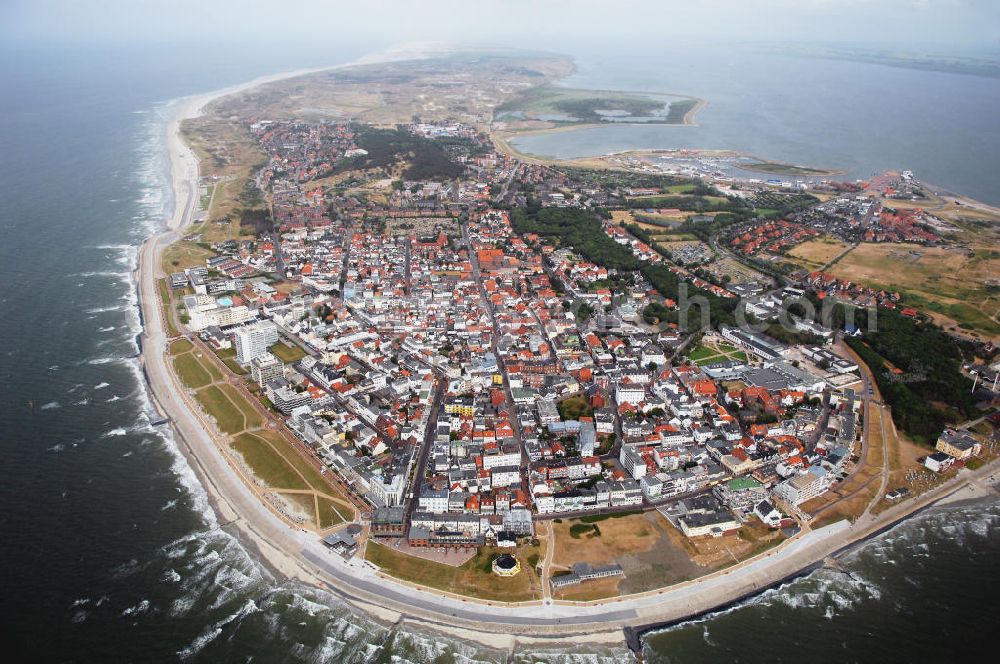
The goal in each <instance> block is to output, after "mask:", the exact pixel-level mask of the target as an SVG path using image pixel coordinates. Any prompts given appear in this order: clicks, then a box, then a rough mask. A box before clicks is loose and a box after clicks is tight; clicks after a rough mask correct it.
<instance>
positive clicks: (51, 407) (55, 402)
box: [41, 401, 62, 410]
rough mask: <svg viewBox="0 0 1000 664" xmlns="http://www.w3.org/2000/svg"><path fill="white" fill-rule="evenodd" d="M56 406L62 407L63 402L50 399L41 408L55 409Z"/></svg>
mask: <svg viewBox="0 0 1000 664" xmlns="http://www.w3.org/2000/svg"><path fill="white" fill-rule="evenodd" d="M56 408H62V404H60V403H59V402H58V401H50V402H48V403H47V404H45V405H43V406H42V407H41V410H54V409H56Z"/></svg>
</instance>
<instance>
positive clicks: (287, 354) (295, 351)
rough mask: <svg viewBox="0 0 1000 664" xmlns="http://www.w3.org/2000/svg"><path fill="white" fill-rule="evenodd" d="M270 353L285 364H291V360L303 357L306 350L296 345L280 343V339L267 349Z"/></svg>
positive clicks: (294, 360) (295, 360)
mask: <svg viewBox="0 0 1000 664" xmlns="http://www.w3.org/2000/svg"><path fill="white" fill-rule="evenodd" d="M269 350H270V351H271V353H273V354H274V356H275V357H277V358H278V359H279V360H281V361H282V362H284V363H285V364H291V363H293V362H298V361H299V360H301V359H302V358H303V357H305V356H306V352H305V351H304V350H302V349H301V348H299V347H298V346H288V345H286V344H283V343H281V342H280V341H279V342H278V343H276V344H274V345H273V346H271V348H270V349H269Z"/></svg>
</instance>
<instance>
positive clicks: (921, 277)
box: [830, 243, 1000, 338]
mask: <svg viewBox="0 0 1000 664" xmlns="http://www.w3.org/2000/svg"><path fill="white" fill-rule="evenodd" d="M830 271H831V272H832V273H833V274H835V275H837V276H840V277H844V278H847V279H851V280H854V281H857V282H860V283H863V284H866V285H869V286H873V287H876V288H884V289H886V290H893V291H898V292H900V293H901V294H902V295H903V300H904V304H909V305H912V306H914V307H916V308H917V309H919V310H921V311H925V312H927V313H929V314H932V315H935V318H937V321H938V322H939V323H940V324H942V325H944V326H945V327H951V326H956V325H957V326H958V327H961V328H963V329H966V330H974V331H976V332H979V333H981V334H983V335H986V336H988V337H991V338H996V337H997V336H1000V322H998V319H1000V318H998V317H1000V298H998V296H997V294H996V293H994V292H993V291H994V290H996V288H995V287H991V286H990V285H988V281H989V280H991V279H993V280H995V279H997V278H998V277H997V275H1000V252H997V251H996V250H995V248H993V247H990V246H986V245H979V246H972V247H970V249H969V250H965V249H960V248H946V247H924V246H920V245H914V244H894V243H883V244H861V245H859V246H858V247H857V248H856V249H854V250H853V251H851V252H850V253H849V254H847V255H846V256H844V258H842V259H841V260H840V261H838V262H837V264H836V265H834V266H833V268H831V270H830Z"/></svg>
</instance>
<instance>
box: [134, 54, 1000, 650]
mask: <svg viewBox="0 0 1000 664" xmlns="http://www.w3.org/2000/svg"><path fill="white" fill-rule="evenodd" d="M353 64H356V63H350V64H346V65H340V66H339V67H349V66H352V65H353ZM336 68H338V67H328V68H320V69H310V70H297V71H294V72H289V73H286V74H279V75H274V76H266V77H261V78H258V79H255V80H253V81H251V82H249V83H245V84H242V85H237V86H232V87H229V88H225V89H223V90H219V91H216V92H212V93H207V94H203V95H197V96H193V97H188V98H184V99H182V100H180V102H179V103H178V105H177V110H176V113H175V115H174V117H173V118H172V119H171V120H170V121H168V123H167V125H166V130H167V137H166V140H167V146H168V153H169V158H170V173H171V187H172V191H173V196H174V199H173V203H174V209H173V212H172V215H171V217H170V218H169V219H168V220H167V223H166V228H165V230H162V231H160V232H157V233H154V234H153V235H152V236H150V237H149V238H147V240H146V241H145V242H144V243H143V244H142V246H141V247H140V250H139V259H138V265H137V268H136V270H137V280H136V282H137V287H138V291H139V306H140V312H141V321H142V325H143V330H142V333H141V341H142V343H141V348H142V368H143V376H144V378H145V379H146V382H147V385H148V388H149V390H148V392H149V396H150V400H151V402H152V403H153V404H154V406H155V408H156V409H157V410H158V411H159V412H160V413H161V414H163V415H165V416H167V417H169V419H170V426H171V428H172V429H173V431H174V433H175V436H176V442H177V444H178V448H179V449H180V451H181V453H182V455H183V456H184V457H185V459H186V460H187V461H188V464H189V465H190V467H191V469H192V470H193V472H194V473H195V475H196V476H197V478H198V481H199V482H200V483H201V485H202V486H203V487H204V489H205V491H206V494H207V495H208V501H209V505H210V507H211V508H212V510H213V512H214V513H215V514H216V516H217V517H218V520H219V525H218V527H220V528H226V529H227V532H231V531H236V533H238V534H236V535H234V536H235V537H237V539H238V540H239V541H240V542H241V544H243V545H244V546H246V547H247V548H248V549H251V553H252V555H254V557H255V559H257V560H259V561H260V562H261V564H262V565H263V566H264V567H265V568H267V569H268V570H269V571H270V572H271V573H272V574H273V575H274V576H276V577H277V578H282V579H295V580H297V581H301V582H303V583H306V584H308V585H312V586H317V587H320V588H324V589H328V590H330V591H332V592H333V593H335V594H336V595H337V596H338V597H340V598H342V599H343V600H344V601H346V602H347V603H348V604H351V605H352V606H355V607H357V608H359V609H360V610H363V611H365V612H366V613H367V614H369V615H374V616H375V617H376V618H377V619H379V620H385V621H387V622H391V623H398V622H399V621H403V620H405V621H406V622H409V623H414V624H418V625H420V626H421V627H426V628H428V629H431V630H438V631H444V630H452V631H454V630H456V629H460V628H467V629H468V630H469V631H468V632H463V636H464V637H465V638H468V639H470V640H473V641H477V642H481V643H484V644H486V645H491V646H494V647H501V648H503V647H512V645H513V644H514V643H515V642H517V641H518V640H521V642H522V643H523V642H525V641H524V640H525V639H541V640H542V641H544V642H546V643H550V644H553V645H555V644H558V642H559V641H560V640H561V639H569V638H570V637H572V638H573V640H574V642H577V641H579V638H580V637H579V635H581V634H590V635H594V636H600V637H601V638H607V639H608V641H609V642H610V641H611V640H612V639H613V640H614V641H616V642H618V643H620V642H621V639H622V632H621V630H622V629H623V628H625V627H630V626H634V625H650V624H660V625H662V624H664V623H665V622H670V621H674V622H678V621H684V620H690V619H691V616H698V615H704V614H706V613H708V612H711V611H714V610H718V607H720V606H726V605H728V604H732V603H733V602H738V601H742V599H745V598H746V597H748V596H754V595H756V594H759V593H760V592H762V591H763V590H765V589H766V588H765V584H771V585H773V584H774V583H778V584H780V583H781V582H782V579H788V578H789V577H795V576H801V575H802V574H803V573H808V570H810V569H811V568H813V567H814V566H815V565H816V564H818V563H819V561H822V560H823V559H824V558H825V557H827V556H829V555H831V552H836V551H842V550H843V549H844V548H845V547H850V546H854V545H858V544H860V543H863V542H864V541H867V540H868V539H871V538H872V537H876V536H877V535H878V534H880V533H881V532H882V531H884V529H887V528H891V527H893V526H894V525H896V524H898V523H900V522H902V521H904V520H905V519H907V518H909V517H911V516H913V515H914V514H917V513H919V512H920V511H921V510H923V509H926V508H927V507H928V506H930V505H932V504H935V503H936V502H937V501H938V500H941V499H943V498H945V497H948V496H951V495H952V494H954V493H956V492H958V491H960V490H961V489H963V488H964V487H965V486H967V485H968V484H969V483H971V482H974V481H978V480H979V479H980V476H981V475H985V474H986V473H985V472H981V471H987V470H990V471H992V472H995V470H994V469H992V468H991V467H990V466H986V467H984V468H981V469H979V471H969V475H966V476H963V477H961V478H957V479H956V480H952V482H954V484H952V485H951V486H943V487H939V488H938V489H936V490H935V491H934V492H932V493H933V495H931V494H925V495H924V496H923V497H917V498H914V499H912V501H909V502H905V503H903V504H900V505H897V506H894V507H893V508H890V509H889V510H886V512H884V513H883V515H880V516H879V517H873V518H870V519H868V520H867V522H866V524H863V525H860V524H853V525H845V522H839V523H837V524H833V525H831V526H828V527H826V528H823V529H820V530H817V531H812V532H810V533H806V534H804V535H803V536H802V537H796V538H792V539H790V540H788V541H787V542H786V543H785V544H783V545H782V546H780V547H777V548H776V549H773V550H772V551H770V552H768V553H765V554H761V555H759V556H757V557H755V558H751V559H749V560H747V561H743V562H742V563H739V564H737V565H735V566H733V567H731V568H729V569H726V570H720V571H718V572H714V573H711V574H708V575H705V576H703V577H700V578H698V579H694V580H692V581H689V582H685V583H681V584H676V585H674V586H669V587H667V588H663V589H659V590H654V591H649V592H647V593H640V594H635V595H629V596H625V597H618V598H613V599H609V600H602V601H598V602H585V603H572V602H551V603H548V604H546V603H544V602H541V601H535V602H530V603H522V604H504V603H490V602H486V601H485V600H479V599H476V598H471V597H468V598H463V599H461V600H459V599H455V598H454V597H448V596H446V595H445V594H443V593H441V592H440V591H434V590H431V589H426V588H422V589H418V588H415V587H413V586H411V585H408V584H406V583H405V582H402V581H397V580H391V579H389V578H387V577H386V576H385V575H382V574H378V573H376V572H374V571H373V570H372V569H371V567H370V566H369V564H368V563H366V562H364V561H351V562H349V563H348V562H344V561H342V560H340V559H338V558H337V557H335V556H332V555H331V554H330V553H329V552H328V551H326V550H325V548H324V547H323V545H322V543H321V542H320V541H319V539H318V538H317V537H315V536H314V535H312V534H308V535H306V534H304V533H303V532H301V531H297V530H295V529H293V528H290V527H288V526H287V525H286V524H285V523H283V522H281V521H280V520H278V518H277V517H276V516H275V515H274V514H273V513H271V512H270V511H268V509H267V508H266V507H265V506H264V505H263V504H262V503H261V501H259V500H258V499H257V496H256V495H255V494H254V493H253V492H252V491H251V490H250V489H249V487H247V486H246V485H245V483H244V482H243V480H242V478H241V477H240V475H239V473H238V472H237V471H236V469H234V468H233V467H232V465H231V464H230V462H229V460H228V459H227V458H226V455H225V454H224V453H223V451H222V450H221V449H220V447H219V442H218V441H217V440H216V439H215V436H214V435H213V434H212V433H211V432H210V431H208V430H206V429H205V427H203V426H202V425H201V423H200V422H199V418H198V416H197V415H196V414H195V413H193V412H191V408H190V406H189V404H188V403H187V402H186V400H185V399H184V398H183V395H182V394H181V393H180V392H179V391H178V388H177V384H176V382H175V381H174V380H173V376H172V369H171V368H170V366H169V363H168V362H167V360H166V358H165V354H164V353H165V350H166V341H167V338H166V333H165V330H164V325H163V320H162V314H163V312H162V309H161V305H160V301H159V298H158V294H157V290H156V279H157V278H158V277H159V276H160V272H161V266H160V255H161V252H162V251H163V249H164V248H165V247H166V246H168V245H169V244H170V243H172V242H173V241H175V240H176V239H178V237H179V233H180V232H181V231H182V230H183V228H184V227H185V226H186V225H187V222H189V221H190V217H191V215H192V213H193V209H194V206H195V204H196V202H197V190H198V182H199V174H198V163H197V159H196V158H195V156H194V153H193V152H192V151H191V149H190V148H188V147H187V146H186V145H185V144H184V142H183V140H182V138H181V136H180V131H179V130H180V123H181V121H183V120H184V119H187V118H188V117H194V116H195V115H197V114H198V113H199V112H201V111H202V110H203V109H204V108H205V107H206V106H207V105H208V104H210V103H212V102H213V101H215V100H216V99H219V98H221V97H224V96H226V95H229V94H233V93H236V92H240V91H244V90H247V89H251V88H253V87H256V86H258V85H262V84H265V83H269V82H272V81H277V80H281V79H284V78H290V77H295V76H300V75H304V74H308V73H315V72H318V71H328V70H331V69H336ZM941 489H947V490H946V491H941ZM911 506H912V509H910V507H911ZM898 508H902V509H898ZM886 515H888V516H886ZM231 534H232V532H231ZM808 536H813V537H811V538H810V537H808ZM831 539H836V540H838V541H837V542H831V541H830V540H831ZM775 579H777V581H775ZM486 629H492V630H493V631H492V632H486V631H484V630H486Z"/></svg>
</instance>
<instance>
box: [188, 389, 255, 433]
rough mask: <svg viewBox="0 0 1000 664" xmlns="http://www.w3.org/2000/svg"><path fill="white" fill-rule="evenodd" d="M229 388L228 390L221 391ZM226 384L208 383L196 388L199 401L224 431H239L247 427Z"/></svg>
mask: <svg viewBox="0 0 1000 664" xmlns="http://www.w3.org/2000/svg"><path fill="white" fill-rule="evenodd" d="M225 388H229V390H228V391H223V390H224V389H225ZM232 391H233V390H232V388H230V387H229V386H228V385H209V386H208V387H205V388H202V389H201V390H198V393H197V397H198V401H199V403H201V405H202V407H203V408H204V409H205V412H207V413H208V414H209V415H211V416H212V417H213V418H214V419H215V423H216V424H218V425H219V429H221V430H222V431H224V432H225V433H239V432H240V431H243V430H244V429H245V428H246V427H247V423H246V420H245V418H244V417H243V411H242V410H241V409H240V408H239V407H238V406H237V405H236V404H235V403H234V402H233V401H232V399H231V398H230V394H231V393H232Z"/></svg>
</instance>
